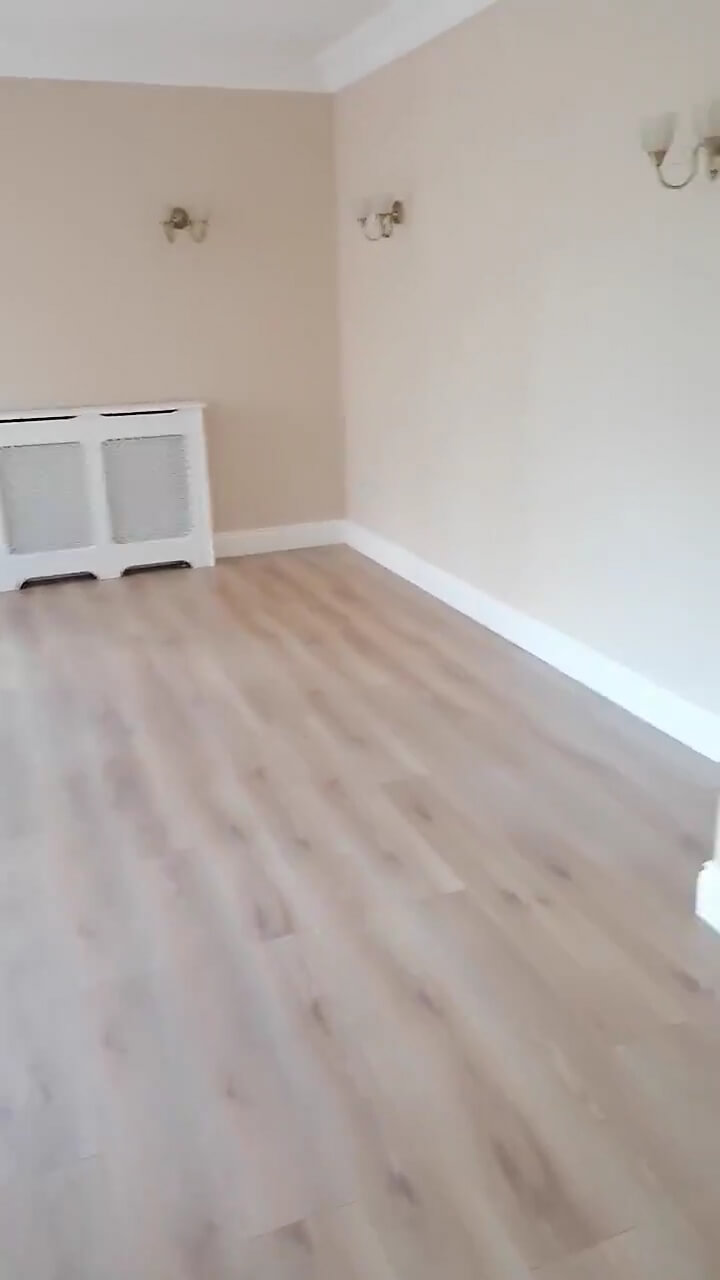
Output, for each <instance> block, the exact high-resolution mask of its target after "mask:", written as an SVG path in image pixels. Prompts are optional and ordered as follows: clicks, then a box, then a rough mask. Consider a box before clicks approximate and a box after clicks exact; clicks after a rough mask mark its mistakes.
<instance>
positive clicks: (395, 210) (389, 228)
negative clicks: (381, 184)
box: [358, 200, 405, 243]
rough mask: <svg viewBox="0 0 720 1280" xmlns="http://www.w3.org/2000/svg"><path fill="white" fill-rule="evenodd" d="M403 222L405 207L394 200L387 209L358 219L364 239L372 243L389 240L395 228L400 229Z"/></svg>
mask: <svg viewBox="0 0 720 1280" xmlns="http://www.w3.org/2000/svg"><path fill="white" fill-rule="evenodd" d="M404 221H405V205H404V204H403V202H402V200H394V201H393V203H392V204H391V205H390V208H389V209H385V210H382V211H380V212H378V213H369V214H366V215H365V216H364V217H362V218H358V222H359V224H360V226H361V227H362V230H363V235H364V236H365V239H366V240H370V241H371V242H373V243H374V242H375V241H376V240H389V239H390V237H391V236H392V234H393V232H394V230H395V228H396V227H401V226H402V224H403V223H404Z"/></svg>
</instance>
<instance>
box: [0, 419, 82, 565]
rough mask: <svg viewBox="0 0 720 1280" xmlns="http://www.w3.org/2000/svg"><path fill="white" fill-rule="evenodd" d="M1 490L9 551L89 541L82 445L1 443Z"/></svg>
mask: <svg viewBox="0 0 720 1280" xmlns="http://www.w3.org/2000/svg"><path fill="white" fill-rule="evenodd" d="M0 492H1V493H2V502H3V510H4V513H5V524H6V526H7V529H6V536H7V541H8V550H9V551H10V553H11V554H15V555H24V554H28V553H32V552H37V551H59V550H65V549H67V548H74V547H88V546H90V545H91V544H92V532H91V520H90V510H89V506H88V494H87V477H86V473H85V457H84V454H83V450H82V447H81V445H79V444H73V443H62V444H16V445H3V446H2V447H0Z"/></svg>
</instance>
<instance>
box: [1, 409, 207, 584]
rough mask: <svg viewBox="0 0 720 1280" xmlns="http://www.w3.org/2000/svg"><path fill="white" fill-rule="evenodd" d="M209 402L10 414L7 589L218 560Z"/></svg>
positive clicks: (5, 449)
mask: <svg viewBox="0 0 720 1280" xmlns="http://www.w3.org/2000/svg"><path fill="white" fill-rule="evenodd" d="M203 408H204V406H203V405H201V404H157V405H138V406H134V405H124V406H113V405H106V406H104V407H94V408H86V409H42V410H36V411H28V410H23V411H22V412H19V413H10V412H8V413H3V414H0V591H12V590H15V589H16V588H18V587H21V586H22V585H23V583H25V582H29V581H32V580H34V579H37V578H54V577H61V576H63V575H66V574H77V573H92V574H94V575H95V576H96V577H97V578H118V577H120V576H121V574H123V573H124V572H125V571H126V570H127V569H130V568H133V567H136V566H141V565H154V564H172V563H175V562H177V561H187V563H188V564H190V565H192V566H193V567H194V568H199V567H200V566H202V565H212V564H214V562H215V560H214V551H213V536H212V519H211V512H210V494H209V488H208V474H207V457H206V451H205V431H204V423H203Z"/></svg>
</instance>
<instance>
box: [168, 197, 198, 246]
mask: <svg viewBox="0 0 720 1280" xmlns="http://www.w3.org/2000/svg"><path fill="white" fill-rule="evenodd" d="M162 226H163V231H164V232H165V235H166V236H167V238H168V240H169V241H170V244H174V243H175V239H176V237H177V235H178V233H179V232H181V231H189V232H190V236H191V239H193V240H194V241H195V244H202V242H203V240H204V239H205V238H206V236H207V233H208V220H207V218H205V219H199V218H191V217H190V214H189V213H188V211H187V209H183V208H182V206H181V205H176V206H175V208H174V209H171V210H170V213H169V214H168V216H167V218H166V219H165V221H164V222H163V224H162Z"/></svg>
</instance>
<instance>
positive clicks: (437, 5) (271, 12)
mask: <svg viewBox="0 0 720 1280" xmlns="http://www.w3.org/2000/svg"><path fill="white" fill-rule="evenodd" d="M494 2H495V0H392V2H391V3H389V4H388V2H387V0H202V3H201V2H200V0H64V3H63V4H62V6H58V5H57V3H56V0H4V3H3V5H2V13H1V14H0V76H18V77H23V78H33V79H51V80H53V79H54V80H107V81H116V82H117V81H125V82H130V83H140V84H179V85H183V84H186V85H208V86H217V87H226V88H238V89H276V90H293V89H295V90H308V91H313V92H333V91H334V90H336V89H339V88H341V87H342V86H343V85H345V84H349V83H351V82H352V81H353V80H357V79H360V78H361V77H362V76H363V75H366V74H367V73H368V72H370V71H373V70H375V68H377V67H379V66H383V65H384V64H385V63H388V62H392V61H393V60H394V59H395V58H397V57H400V56H401V55H402V54H404V53H407V52H409V51H410V50H411V49H413V48H416V47H417V46H418V45H421V44H424V43H425V42H426V41H427V40H431V39H432V38H433V37H434V36H436V35H439V34H440V32H441V31H445V30H447V29H448V28H449V27H452V26H456V25H457V24H458V23H460V22H462V21H464V20H465V19H466V18H469V17H471V16H472V15H473V14H475V13H477V12H479V10H480V9H484V8H486V7H487V6H488V5H489V4H492V3H494Z"/></svg>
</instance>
